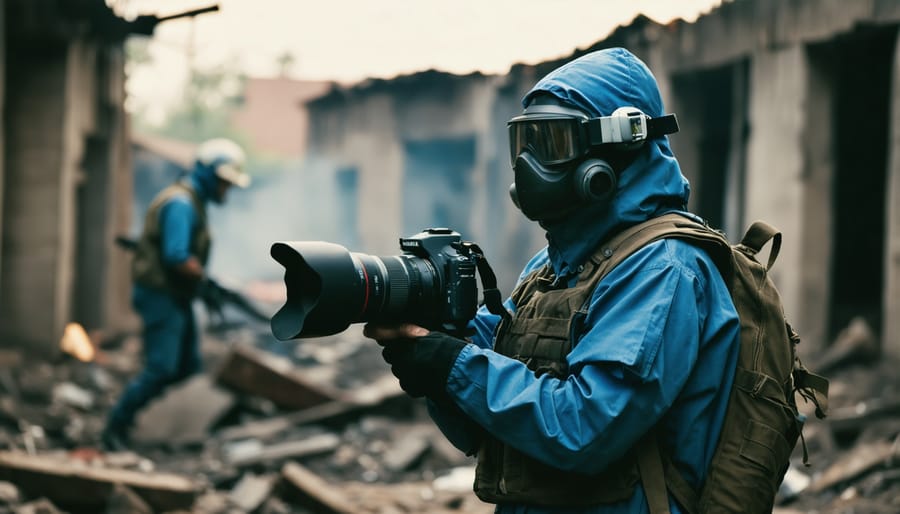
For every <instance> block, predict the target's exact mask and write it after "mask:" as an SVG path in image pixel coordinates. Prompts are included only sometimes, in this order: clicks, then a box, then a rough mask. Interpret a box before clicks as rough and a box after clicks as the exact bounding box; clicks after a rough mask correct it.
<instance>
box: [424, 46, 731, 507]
mask: <svg viewBox="0 0 900 514" xmlns="http://www.w3.org/2000/svg"><path fill="white" fill-rule="evenodd" d="M539 92H540V93H549V94H552V95H554V96H556V97H558V98H559V99H561V100H563V101H564V102H565V103H567V104H570V105H572V106H574V107H576V108H578V109H580V110H582V111H584V112H586V113H588V114H590V115H591V116H608V115H610V114H611V113H612V112H613V111H614V110H615V109H616V108H618V107H622V106H633V107H637V108H639V109H641V110H642V111H644V112H645V113H646V114H648V115H650V116H654V117H655V116H660V115H662V114H664V113H663V106H662V100H661V98H660V95H659V90H658V87H657V84H656V80H655V78H654V77H653V75H652V74H651V72H650V70H649V69H648V68H647V67H646V65H645V64H644V63H643V62H641V61H640V60H639V59H638V58H637V57H635V56H634V55H632V54H631V53H630V52H628V51H627V50H624V49H621V48H613V49H606V50H600V51H597V52H593V53H590V54H587V55H585V56H582V57H581V58H579V59H576V60H574V61H572V62H570V63H568V64H566V65H564V66H562V67H560V68H559V69H557V70H555V71H553V72H552V73H550V74H549V75H548V76H547V77H545V78H544V79H542V80H541V81H540V82H538V83H537V85H535V86H534V88H533V89H532V90H531V91H530V92H529V93H528V94H527V95H526V96H525V98H524V99H523V104H524V105H526V106H527V105H528V102H529V101H530V99H531V98H533V97H534V95H535V94H538V93H539ZM689 191H690V190H689V185H688V182H687V180H686V179H685V178H684V176H683V175H682V174H681V170H680V168H679V166H678V162H677V161H676V159H675V157H674V156H673V154H672V151H671V150H670V148H669V143H668V139H667V138H666V137H660V138H656V139H652V140H650V141H648V142H647V143H646V144H645V147H644V149H643V151H642V152H641V153H640V156H639V157H638V158H636V159H635V160H634V161H633V162H632V163H631V164H630V165H629V166H628V167H627V168H626V169H625V170H623V171H622V173H621V177H620V180H619V184H618V190H617V193H616V195H615V198H614V199H613V200H612V202H610V204H609V205H608V206H596V205H593V206H586V207H584V208H582V209H581V210H579V211H578V212H576V213H575V214H573V215H572V216H570V217H568V218H566V219H565V220H563V221H561V222H558V223H555V224H549V225H544V229H545V230H546V231H547V240H548V245H547V247H545V248H544V249H542V250H541V251H540V252H538V253H537V254H536V255H535V256H534V257H533V258H532V259H531V260H530V262H529V263H528V264H527V265H526V267H525V269H524V270H523V271H522V273H521V275H520V280H521V279H522V278H524V277H525V276H527V275H528V274H529V273H530V272H531V271H533V270H536V269H538V268H540V267H542V266H544V265H546V264H548V263H549V265H551V266H553V268H554V271H555V272H556V274H557V276H559V277H560V278H563V279H565V280H566V283H567V284H568V285H570V286H571V285H572V284H573V283H574V282H575V281H576V280H577V274H578V269H579V265H580V264H581V263H583V262H585V261H586V259H587V258H588V257H590V255H591V254H592V253H593V252H594V251H595V249H596V248H597V247H598V245H599V244H600V243H601V242H602V241H603V240H605V239H606V238H608V237H609V236H611V235H613V234H614V233H616V232H618V231H620V230H622V229H623V228H625V227H627V226H630V225H634V224H637V223H640V222H642V221H645V220H647V219H650V218H653V217H656V216H659V215H661V214H664V213H666V212H671V211H673V210H678V211H682V210H684V209H685V208H686V207H685V206H686V205H687V200H688V195H689ZM685 215H686V216H692V215H690V214H688V213H685ZM506 306H507V308H509V309H510V310H511V311H515V308H516V306H515V305H514V304H513V303H512V301H511V300H510V299H507V301H506ZM498 322H499V317H498V316H495V315H493V314H490V313H489V312H487V310H486V309H484V308H482V309H480V310H479V312H478V314H477V316H476V318H475V319H474V320H473V322H472V326H473V327H474V328H475V330H476V334H475V336H473V338H472V341H473V343H475V344H470V345H466V347H465V348H464V349H463V350H462V352H460V354H459V356H458V357H457V359H456V361H455V362H454V365H453V367H452V369H451V371H450V376H449V379H448V383H447V393H448V394H449V396H450V398H451V399H452V400H453V401H454V402H455V403H456V405H457V406H458V407H459V408H460V410H461V411H462V412H463V413H464V414H465V416H467V418H468V419H462V418H461V417H460V416H458V415H454V414H453V413H451V412H449V411H448V410H443V409H441V408H439V407H437V406H435V405H434V404H429V407H430V412H431V414H432V417H433V418H434V419H435V421H436V422H437V424H438V426H439V427H440V428H441V429H442V430H443V432H444V434H445V435H446V436H447V437H448V439H450V441H451V442H453V443H454V444H455V445H456V446H457V447H458V448H459V449H461V450H463V451H465V452H467V453H474V452H475V451H477V448H478V439H477V438H478V431H477V430H471V429H470V428H467V427H471V424H470V423H471V422H474V423H475V424H477V425H479V426H480V427H482V428H483V429H484V430H486V431H487V432H489V433H490V434H492V435H493V436H494V437H497V438H498V439H500V440H501V441H503V442H504V443H506V444H508V445H510V446H512V447H514V448H516V449H518V450H520V451H522V452H524V453H526V454H528V455H530V456H532V457H534V458H536V459H538V460H540V461H543V462H545V463H547V464H550V465H552V466H554V467H557V468H561V469H565V470H572V471H580V472H584V473H588V474H593V473H597V472H600V471H602V470H604V469H605V468H607V467H608V466H609V465H610V464H611V463H613V462H614V461H616V460H617V459H618V458H619V457H621V456H622V455H623V454H624V453H625V451H627V450H628V448H630V447H631V446H632V445H633V444H634V443H635V442H636V441H637V440H638V439H639V438H640V437H641V436H642V435H643V434H644V433H646V432H647V431H648V430H650V429H651V428H653V427H655V426H659V427H661V428H662V434H663V439H662V442H663V447H664V448H668V449H669V451H670V452H671V453H672V458H673V462H674V464H675V466H676V467H677V468H678V469H679V471H680V472H681V474H682V476H683V477H684V478H685V479H686V480H687V481H688V483H690V484H691V485H693V486H694V487H695V488H699V487H700V486H701V485H702V483H703V481H704V480H705V477H706V470H707V467H708V465H709V461H710V458H711V457H712V454H713V451H714V450H715V446H716V443H717V441H718V437H719V432H720V431H721V425H722V419H723V417H724V413H725V407H726V405H727V401H728V396H729V391H730V389H731V383H732V375H733V373H734V368H735V365H736V359H737V351H738V338H739V331H740V324H739V322H738V318H737V312H736V310H735V308H734V304H733V302H732V300H731V296H730V294H729V292H728V289H727V287H726V286H725V283H724V281H723V279H722V277H721V275H720V274H719V272H718V270H717V269H716V267H715V264H714V263H713V261H712V260H711V259H710V258H709V256H707V255H706V254H705V253H704V252H703V251H702V250H700V249H699V248H696V247H694V246H691V245H690V244H688V243H686V242H683V241H680V240H674V239H666V240H662V241H658V242H655V243H652V244H650V245H648V246H646V247H644V248H642V249H641V250H639V251H637V252H636V253H635V254H633V255H631V256H630V257H629V258H627V259H626V260H625V261H623V262H622V263H621V264H620V265H619V266H617V267H616V268H615V269H614V270H612V271H611V272H610V273H609V274H608V275H607V276H606V277H605V278H604V279H603V280H602V281H601V282H600V283H599V284H598V285H597V287H596V289H595V290H594V292H593V293H592V297H591V300H590V305H589V312H588V316H587V319H586V322H585V324H584V329H583V331H582V333H580V334H577V335H576V338H577V341H576V343H577V344H576V345H575V347H574V348H573V350H572V351H571V352H570V353H569V355H568V356H567V361H568V367H569V370H570V373H571V375H570V376H568V377H566V378H565V379H559V378H554V377H552V376H550V375H549V374H543V375H541V376H540V377H537V376H535V374H534V373H533V372H531V371H530V370H529V369H528V368H527V367H526V366H525V364H523V363H521V362H519V361H518V360H515V359H512V358H509V357H505V356H502V355H500V354H497V353H495V352H493V351H492V350H491V347H492V345H493V336H494V331H495V329H496V327H497V323H498ZM670 505H671V509H672V512H676V513H677V512H682V510H681V509H679V508H678V506H677V504H676V503H675V502H674V500H673V499H671V498H670ZM497 512H501V513H525V512H528V513H545V512H546V513H550V512H553V513H561V512H572V513H574V512H579V513H643V512H648V508H647V504H646V499H645V495H644V492H643V489H642V488H641V487H640V485H639V486H638V488H637V489H636V491H635V494H634V495H633V497H632V498H631V499H629V500H626V501H623V502H621V503H615V504H608V505H597V506H593V507H589V508H579V509H570V510H565V509H560V508H546V507H537V506H528V505H512V504H504V505H499V506H498V510H497Z"/></svg>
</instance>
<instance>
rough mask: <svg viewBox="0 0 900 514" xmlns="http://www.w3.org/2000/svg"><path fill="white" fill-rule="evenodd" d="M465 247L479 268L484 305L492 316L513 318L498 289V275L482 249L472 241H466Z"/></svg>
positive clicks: (506, 318)
mask: <svg viewBox="0 0 900 514" xmlns="http://www.w3.org/2000/svg"><path fill="white" fill-rule="evenodd" d="M462 245H463V247H465V248H468V249H469V251H470V252H471V254H472V255H473V256H474V257H475V265H476V266H477V267H478V276H480V277H481V285H482V287H483V288H484V305H485V306H486V307H487V309H488V311H490V312H491V314H497V315H498V316H500V317H501V318H503V319H505V320H509V319H510V318H512V315H511V314H510V313H509V311H508V310H506V307H504V306H503V298H502V296H501V294H500V290H499V289H497V275H495V274H494V270H493V269H492V268H491V265H490V264H488V261H487V258H486V257H485V256H484V252H483V251H482V250H481V247H480V246H478V245H477V244H475V243H472V242H470V241H464V242H463V243H462Z"/></svg>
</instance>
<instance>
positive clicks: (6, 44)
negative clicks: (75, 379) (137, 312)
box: [0, 0, 161, 355]
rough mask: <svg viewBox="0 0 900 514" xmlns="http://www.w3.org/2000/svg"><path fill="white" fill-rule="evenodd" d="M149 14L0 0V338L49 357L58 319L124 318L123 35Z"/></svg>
mask: <svg viewBox="0 0 900 514" xmlns="http://www.w3.org/2000/svg"><path fill="white" fill-rule="evenodd" d="M160 21H161V19H159V18H156V17H155V16H139V17H137V18H136V19H135V20H133V21H125V20H124V19H122V18H119V17H118V16H116V15H115V14H114V12H113V11H112V10H111V9H110V8H109V7H108V6H107V2H105V1H104V0H66V1H59V0H0V74H2V75H0V112H2V114H3V116H2V118H0V119H2V124H0V193H2V194H0V229H2V230H0V233H2V244H0V343H2V344H3V345H19V346H22V347H25V348H27V349H32V350H35V351H38V352H43V353H45V354H48V355H52V354H53V352H54V351H56V345H57V344H58V341H59V338H60V336H61V335H62V333H63V329H64V327H65V325H66V324H67V323H69V322H72V321H78V322H80V323H82V324H83V325H84V326H85V328H87V329H89V330H92V329H99V328H110V327H113V328H115V327H116V326H118V325H122V324H126V323H128V318H129V316H130V315H131V314H130V306H129V301H128V298H129V288H130V279H129V276H128V269H127V265H128V261H127V259H124V258H123V257H122V255H121V254H120V252H122V250H120V249H118V248H116V247H115V245H114V237H115V235H116V234H119V233H124V232H126V231H127V229H128V221H129V217H130V209H131V163H130V155H131V153H130V149H129V145H130V136H129V130H128V123H127V117H126V113H125V109H124V102H125V88H124V81H125V72H124V65H125V55H124V41H125V38H126V37H128V35H130V34H142V35H150V34H152V32H153V29H154V27H155V26H156V25H157V24H158V23H159V22H160Z"/></svg>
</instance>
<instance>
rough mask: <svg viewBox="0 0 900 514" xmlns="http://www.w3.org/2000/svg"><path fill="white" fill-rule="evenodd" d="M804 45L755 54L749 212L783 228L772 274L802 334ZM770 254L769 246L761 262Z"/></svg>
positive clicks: (749, 219)
mask: <svg viewBox="0 0 900 514" xmlns="http://www.w3.org/2000/svg"><path fill="white" fill-rule="evenodd" d="M807 67H808V65H807V60H806V55H805V51H804V49H803V47H801V46H792V47H787V48H780V49H775V50H771V51H763V52H760V53H757V54H755V55H753V57H752V61H751V64H750V80H749V84H750V90H749V111H748V113H749V115H748V120H749V124H750V135H749V138H748V141H747V177H746V195H747V196H746V212H745V215H744V219H745V220H746V221H747V222H748V223H750V222H753V221H754V220H757V219H762V220H765V221H767V222H768V223H770V224H771V225H773V226H775V227H776V228H778V229H779V230H781V232H782V234H783V238H784V244H783V245H782V247H781V253H780V256H779V258H778V262H777V263H776V264H775V266H774V268H773V269H772V271H771V274H770V276H771V277H772V280H773V281H774V282H775V284H776V286H777V287H778V288H779V291H780V293H781V297H782V301H783V303H784V308H785V314H786V315H787V317H788V318H789V319H791V320H794V325H795V327H796V328H797V329H798V331H800V332H801V333H803V331H804V330H805V328H806V326H805V325H806V323H805V320H803V319H799V318H800V314H801V313H802V306H801V302H802V300H803V299H802V298H801V294H800V293H801V287H800V286H801V279H800V273H799V270H801V269H803V265H804V263H803V262H801V259H802V257H803V252H802V246H803V239H802V237H801V236H802V230H803V223H802V219H803V216H802V209H803V169H804V156H803V138H804V137H805V133H804V129H805V111H804V105H805V103H806V95H807V77H808V71H807ZM767 258H768V247H767V248H766V249H765V250H764V251H763V255H762V257H761V260H762V261H763V262H765V260H763V259H767ZM821 279H823V280H824V279H826V278H825V277H821Z"/></svg>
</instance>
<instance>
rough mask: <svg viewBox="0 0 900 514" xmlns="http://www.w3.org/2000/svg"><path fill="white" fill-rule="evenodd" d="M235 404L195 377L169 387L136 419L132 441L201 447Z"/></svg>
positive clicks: (225, 393)
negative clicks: (197, 445) (217, 423)
mask: <svg viewBox="0 0 900 514" xmlns="http://www.w3.org/2000/svg"><path fill="white" fill-rule="evenodd" d="M234 405H235V398H234V395H233V394H232V393H230V392H229V391H226V390H224V389H223V388H221V387H219V386H217V385H216V384H214V383H213V382H212V380H211V379H210V377H209V376H206V375H197V376H195V377H193V378H191V379H189V380H187V381H185V382H183V383H181V384H178V385H175V386H173V387H171V388H170V389H169V390H168V391H167V392H166V393H165V395H164V396H163V397H162V398H160V399H159V400H157V401H155V402H153V403H152V404H151V405H149V406H148V408H147V409H145V410H144V411H142V412H141V413H140V414H139V415H138V418H137V421H136V426H135V430H134V433H133V434H132V438H133V439H135V440H136V441H139V442H142V443H147V444H154V443H155V444H168V445H170V446H179V445H190V444H202V443H203V442H204V441H206V439H207V438H208V437H209V433H210V429H211V428H212V427H213V426H214V425H215V423H216V422H218V421H219V420H220V419H221V418H222V417H223V416H224V415H225V414H226V413H227V412H229V411H230V410H231V409H232V408H233V407H234Z"/></svg>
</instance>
